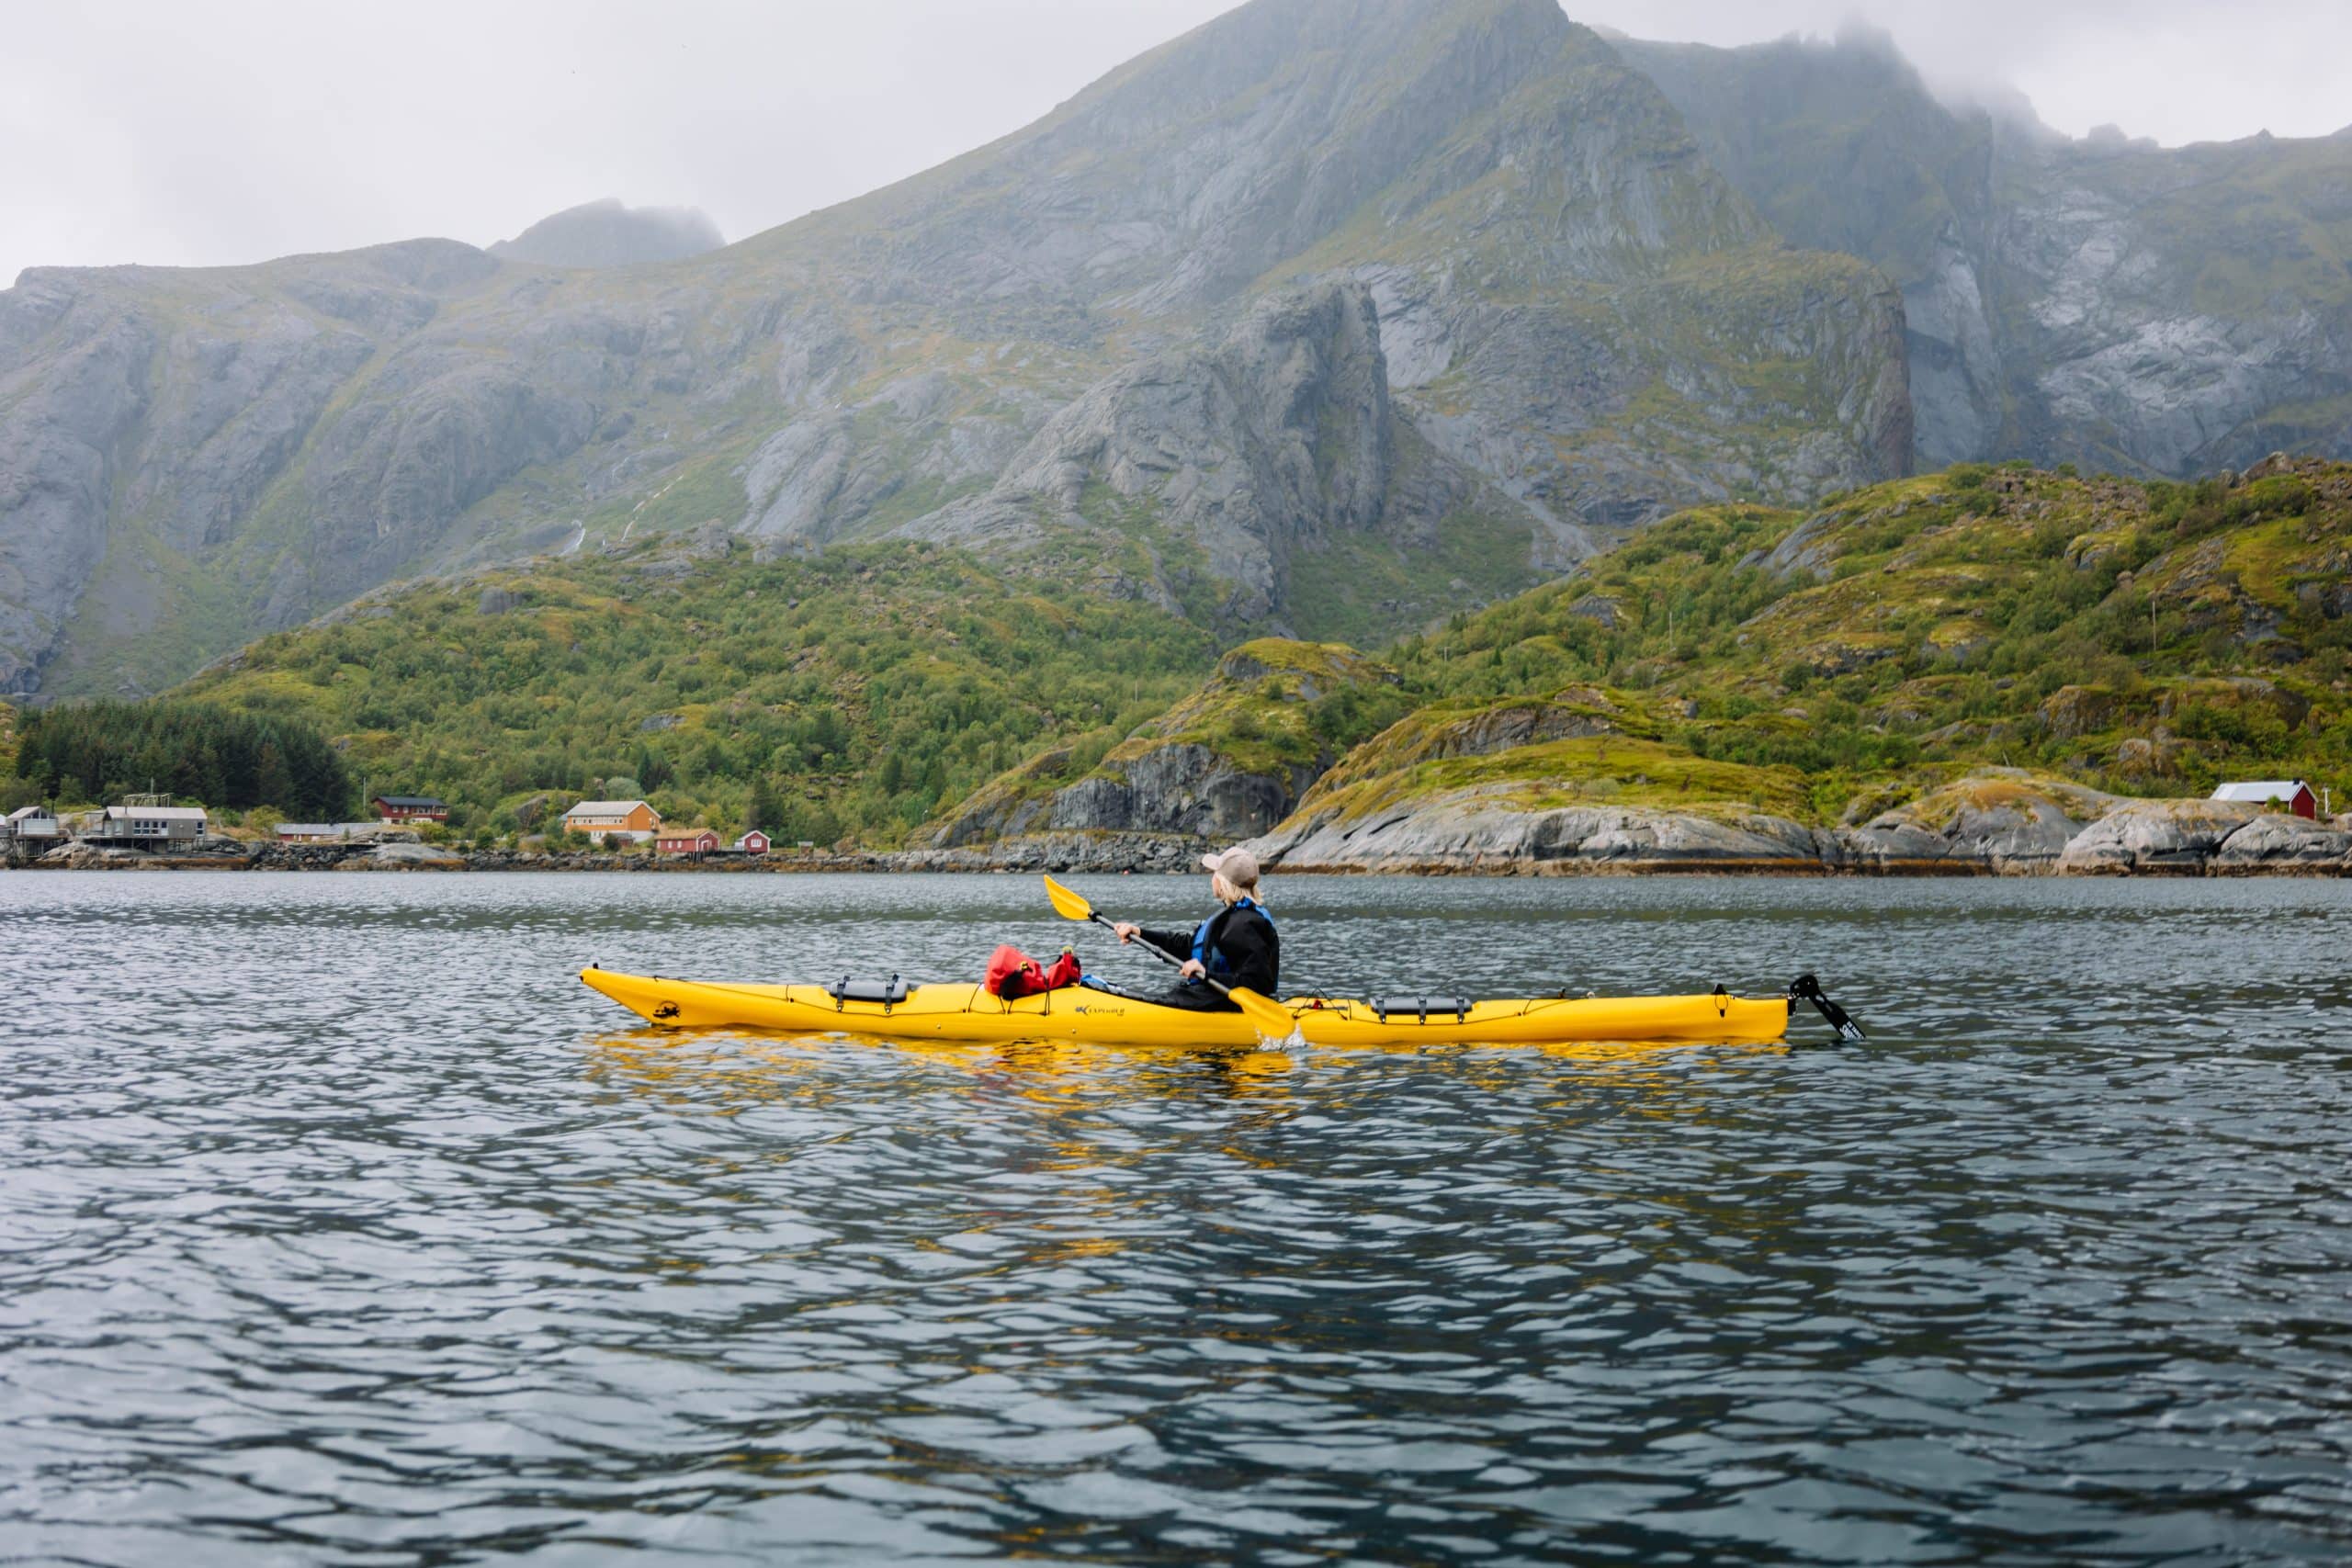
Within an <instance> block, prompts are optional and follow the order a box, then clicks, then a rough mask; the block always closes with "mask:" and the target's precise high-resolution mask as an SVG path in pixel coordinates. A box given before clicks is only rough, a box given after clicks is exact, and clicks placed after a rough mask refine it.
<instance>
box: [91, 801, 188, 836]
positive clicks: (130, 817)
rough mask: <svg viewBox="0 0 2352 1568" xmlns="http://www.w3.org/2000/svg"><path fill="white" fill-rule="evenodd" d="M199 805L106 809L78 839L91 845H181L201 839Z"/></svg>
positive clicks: (113, 807) (114, 807)
mask: <svg viewBox="0 0 2352 1568" xmlns="http://www.w3.org/2000/svg"><path fill="white" fill-rule="evenodd" d="M205 820H206V818H205V815H204V807H200V806H109V807H107V808H106V809H105V810H104V811H102V812H100V813H99V814H98V819H97V821H96V823H95V824H94V825H92V827H91V828H90V829H89V830H88V831H87V832H85V833H84V834H83V835H82V836H83V837H84V838H85V839H87V840H90V841H91V842H92V843H95V844H149V845H164V844H185V843H187V842H190V841H191V840H197V839H200V838H202V837H203V836H204V827H205Z"/></svg>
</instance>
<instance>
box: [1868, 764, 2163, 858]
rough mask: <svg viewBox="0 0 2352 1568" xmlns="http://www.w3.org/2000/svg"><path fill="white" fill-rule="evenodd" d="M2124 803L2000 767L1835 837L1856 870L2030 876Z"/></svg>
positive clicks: (2074, 786)
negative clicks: (2090, 824) (2086, 828)
mask: <svg viewBox="0 0 2352 1568" xmlns="http://www.w3.org/2000/svg"><path fill="white" fill-rule="evenodd" d="M2121 804H2122V801H2121V798H2120V796H2116V795H2107V794H2104V793H2102V792H2100V791H2098V790H2093V789H2086V788H2083V787H2082V786H2080V785H2075V784H2064V783H2060V782H2058V781H2055V780H2051V779H2041V778H2035V777H2033V776H2032V775H2030V774H2027V773H2022V772H2020V771H2018V770H2014V769H2001V770H1996V771H1991V772H1987V773H1979V774H1976V775H1974V776H1972V777H1969V778H1965V779H1962V780H1959V781H1957V782H1955V783H1953V784H1947V785H1945V786H1944V787H1942V788H1940V789H1937V790H1932V791H1929V792H1928V794H1927V795H1922V796H1921V797H1920V798H1919V799H1917V800H1915V801H1912V802H1910V803H1908V804H1906V805H1904V806H1901V807H1895V808H1894V809H1893V810H1890V811H1884V812H1882V813H1880V814H1879V815H1878V816H1876V817H1873V818H1871V819H1870V820H1869V821H1868V822H1865V823H1863V824H1862V825H1861V826H1860V827H1859V828H1851V829H1840V830H1839V831H1838V834H1837V840H1838V846H1839V848H1840V849H1841V850H1842V852H1843V854H1844V858H1845V861H1846V863H1848V864H1849V865H1850V866H1851V867H1852V868H1853V869H1854V870H1857V871H1867V872H1873V873H1877V874H1899V873H1912V874H1919V873H1927V874H1935V873H1962V874H1977V873H1985V872H1990V873H1995V874H2004V875H2019V874H2035V873H2041V872H2048V871H2052V870H2054V869H2056V867H2057V864H2058V862H2059V860H2060V859H2061V858H2062V857H2063V856H2064V854H2065V852H2066V846H2067V845H2068V844H2070V843H2072V842H2073V841H2074V840H2075V838H2076V836H2077V835H2079V834H2080V833H2081V832H2082V830H2083V825H2084V824H2085V823H2086V822H2089V821H2096V820H2098V818H2101V817H2103V816H2105V815H2106V814H2107V813H2108V812H2109V811H2110V810H2112V809H2114V808H2115V807H2118V806H2120V805H2121Z"/></svg>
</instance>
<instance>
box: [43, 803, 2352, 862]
mask: <svg viewBox="0 0 2352 1568" xmlns="http://www.w3.org/2000/svg"><path fill="white" fill-rule="evenodd" d="M2290 822H2291V824H2292V825H2291V826H2290ZM2138 826H2139V827H2140V828H2141V829H2143V830H2141V831H2136V832H2129V833H2120V834H2116V835H2113V836H2112V837H2113V841H2112V843H2111V845H2110V846H2108V847H2107V848H2106V850H2105V852H2097V853H2083V852H2081V851H2080V850H2079V849H2077V850H2076V851H2075V852H2070V853H2064V854H2060V853H2019V852H2016V850H2017V846H2015V845H2014V844H2012V845H2010V846H2008V847H2007V848H2002V847H1999V846H1984V847H1977V848H1974V849H1972V850H1969V851H1964V852H1956V851H1958V849H1959V847H1958V846H1955V845H1952V844H1950V843H1946V844H1943V845H1939V846H1936V847H1935V848H1933V849H1930V848H1929V847H1928V846H1926V845H1915V844H1904V845H1901V846H1900V847H1899V848H1898V847H1897V846H1893V845H1889V846H1885V847H1884V848H1883V849H1882V850H1881V852H1875V853H1872V852H1860V851H1861V850H1862V849H1863V848H1864V846H1862V845H1861V844H1860V843H1859V842H1858V841H1857V840H1854V838H1853V836H1852V835H1850V834H1846V835H1843V836H1840V835H1839V834H1838V833H1836V832H1832V831H1829V830H1818V829H1800V830H1798V831H1797V833H1795V834H1791V835H1785V836H1779V835H1775V836H1770V837H1768V838H1767V839H1766V840H1765V841H1764V842H1758V836H1757V835H1754V834H1752V833H1751V834H1741V835H1738V836H1737V837H1736V838H1729V837H1726V836H1725V835H1724V834H1723V833H1721V832H1720V831H1718V832H1716V833H1715V834H1714V835H1713V836H1708V835H1701V834H1689V835H1679V836H1678V835H1674V834H1666V835H1659V836H1657V837H1654V838H1652V839H1650V840H1649V841H1647V842H1644V843H1627V844H1625V845H1623V850H1622V852H1612V853H1609V854H1605V855H1589V854H1568V855H1552V856H1545V855H1543V854H1528V853H1525V852H1510V851H1508V850H1505V849H1503V848H1502V847H1501V846H1499V845H1489V846H1484V847H1483V848H1484V852H1482V847H1481V846H1476V845H1473V846H1462V847H1457V848H1456V849H1455V850H1454V851H1453V852H1452V853H1446V854H1426V853H1424V854H1414V853H1410V852H1406V853H1383V854H1378V855H1376V856H1375V855H1366V856H1363V857H1361V858H1353V859H1351V858H1346V857H1330V858H1324V857H1316V856H1308V857H1298V856H1292V857H1289V858H1286V859H1284V860H1283V861H1280V862H1277V863H1275V864H1274V865H1273V867H1272V870H1273V871H1275V872H1277V873H1281V874H1291V875H1381V874H1392V875H1414V876H1498V877H1528V876H1536V877H1544V876H1660V875H1679V876H1692V875H1713V876H1807V877H1972V876H2007V877H2035V876H2068V877H2073V876H2164V877H2196V876H2219V877H2243V876H2295V877H2319V878H2328V877H2344V876H2352V829H2346V828H2341V827H2335V826H2330V825H2322V824H2312V823H2302V822H2294V821H2293V820H2292V819H2288V820H2286V821H2281V820H2280V819H2279V818H2277V817H2276V815H2275V814H2273V815H2272V816H2271V817H2269V818H2266V819H2264V821H2263V822H2262V824H2261V828H2262V831H2260V832H2258V833H2256V834H2246V833H2244V832H2237V833H2218V832H2217V833H2213V834H2211V835H2208V836H2204V837H2199V836H2197V835H2194V834H2185V833H2182V832H2180V831H2179V830H2178V829H2179V827H2180V824H2179V822H2178V821H2177V819H2176V820H2171V821H2167V822H2165V824H2164V826H2165V827H2166V828H2168V829H2173V830H2172V831H2169V832H2162V833H2150V832H2147V831H2145V830H2144V829H2145V827H2146V826H2147V825H2146V824H2139V825H2138ZM1258 842H1259V843H1261V844H1262V843H1263V842H1264V840H1258ZM1211 847H1212V846H1211V844H1210V843H1209V841H1208V840H1193V839H1189V838H1184V837H1182V836H1176V835H1158V834H1117V833H1055V834H1047V835H1042V836H1037V837H1031V838H1020V839H1014V840H1004V841H1001V842H999V843H996V844H991V845H980V846H969V847H966V848H961V849H955V850H895V851H857V852H841V851H829V852H821V853H809V852H788V853H785V854H769V855H731V854H730V855H711V856H685V855H675V856H662V855H650V854H612V853H605V852H594V851H589V852H557V853H552V854H550V853H542V852H520V851H515V850H469V849H458V848H454V847H446V846H442V845H435V844H425V843H421V842H416V841H413V840H402V841H393V842H354V843H312V844H278V843H262V844H248V843H244V842H242V841H239V840H228V839H218V838H216V839H209V840H203V847H202V848H201V849H197V850H191V851H189V852H153V851H146V850H134V849H123V848H115V847H100V846H94V845H75V846H73V847H72V848H71V849H70V850H69V851H65V852H58V853H51V854H46V855H43V856H40V857H36V858H30V859H28V858H25V857H23V856H21V855H11V856H8V857H6V858H5V859H0V869H5V870H10V871H26V872H62V871H214V872H228V871H238V872H262V873H267V872H288V873H320V872H343V873H368V872H373V873H386V872H442V873H498V872H607V873H626V874H632V875H647V876H678V875H721V876H750V875H763V874H764V875H786V876H789V875H809V874H894V873H895V874H910V875H913V874H988V873H1007V874H1012V873H1026V874H1034V873H1037V872H1052V873H1056V874H1089V873H1091V874H1142V875H1151V874H1184V873H1188V872H1190V871H1191V870H1192V869H1193V867H1194V866H1195V865H1196V864H1197V857H1198V856H1199V855H1200V854H1201V853H1202V852H1204V850H1206V849H1209V848H1211ZM1888 851H1893V852H1888ZM1905 851H1907V852H1905Z"/></svg>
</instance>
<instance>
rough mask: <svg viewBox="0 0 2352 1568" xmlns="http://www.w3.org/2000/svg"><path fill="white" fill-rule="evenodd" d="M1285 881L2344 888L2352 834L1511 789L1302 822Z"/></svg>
mask: <svg viewBox="0 0 2352 1568" xmlns="http://www.w3.org/2000/svg"><path fill="white" fill-rule="evenodd" d="M1250 847H1251V849H1252V850H1253V851H1254V852H1255V853H1256V854H1257V856H1258V858H1259V862H1260V863H1261V864H1263V865H1269V866H1273V867H1276V868H1278V869H1280V870H1283V871H1288V872H1294V873H1297V872H1391V873H1397V872H1404V873H1412V874H1421V875H1428V874H1445V873H1470V874H1490V875H1492V874H1500V875H1551V876H1557V875H1626V874H1652V873H1661V872H1723V873H1748V874H1759V873H1760V874H1778V875H1831V876H1834V875H1849V876H2345V875H2352V822H2347V821H2346V820H2345V819H2343V818H2336V819H2335V820H2333V821H2328V822H2317V821H2309V820H2306V819H2304V818H2299V817H2290V816H2288V815H2286V814H2284V813H2282V812H2278V811H2267V810H2264V809H2262V808H2260V807H2254V806H2245V805H2239V804H2235V803H2231V802H2225V801H2215V800H2180V799H2166V800H2146V799H2133V798H2130V797H2126V796H2120V795H2105V794H2102V793H2100V792H2098V791H2096V790H2091V789H2086V788H2083V787H2081V786H2078V785H2069V784H2059V783H2055V782H2053V781H2050V780H2046V779H2036V778H2033V777H2031V776H2030V775H2026V774H2022V773H2009V772H2007V771H1999V772H1994V773H1984V774H1979V775H1975V776H1972V777H1970V778H1966V779H1962V780H1961V781H1959V782H1957V783H1955V784H1948V785H1946V786H1944V787H1943V788H1941V789H1938V790H1935V791H1932V792H1930V793H1928V795H1923V796H1921V797H1920V798H1919V799H1917V800H1916V801H1913V802H1910V803H1908V804H1907V805H1905V806H1903V807H1897V808H1894V809H1892V810H1889V811H1884V812H1882V813H1879V814H1878V815H1876V816H1874V817H1871V818H1869V819H1868V820H1866V821H1861V822H1855V823H1847V824H1841V825H1839V826H1837V827H1834V828H1808V827H1806V826H1804V825H1803V824H1802V823H1798V822H1792V821H1790V820H1788V819H1787V818H1781V817H1773V816H1769V815H1765V814H1762V813H1758V812H1743V811H1737V810H1728V811H1718V812H1711V813H1696V812H1668V811H1659V810H1654V809H1645V808H1642V807H1607V806H1573V805H1572V806H1554V807H1543V808H1531V807H1530V806H1529V805H1528V804H1527V802H1526V801H1525V799H1524V796H1523V794H1516V793H1514V792H1513V791H1512V790H1511V788H1510V786H1502V787H1500V788H1494V787H1488V788H1485V789H1476V788H1474V789H1465V790H1462V791H1457V792H1454V793H1453V794H1450V795H1440V796H1436V797H1433V798H1429V799H1424V800H1419V801H1415V802H1413V803H1411V804H1410V805H1409V806H1408V807H1406V808H1404V809H1401V810H1398V811H1395V812H1390V813H1379V814H1374V818H1372V819H1367V820H1357V821H1348V820H1342V819H1337V818H1325V817H1322V816H1319V815H1317V814H1315V813H1312V812H1303V813H1301V814H1300V815H1299V816H1297V817H1295V818H1292V819H1291V820H1290V821H1288V822H1286V823H1284V824H1283V826H1282V827H1281V828H1279V829H1276V830H1275V831H1273V832H1272V833H1269V834H1267V835H1265V836H1263V837H1262V838H1260V839H1257V840H1252V841H1251V846H1250Z"/></svg>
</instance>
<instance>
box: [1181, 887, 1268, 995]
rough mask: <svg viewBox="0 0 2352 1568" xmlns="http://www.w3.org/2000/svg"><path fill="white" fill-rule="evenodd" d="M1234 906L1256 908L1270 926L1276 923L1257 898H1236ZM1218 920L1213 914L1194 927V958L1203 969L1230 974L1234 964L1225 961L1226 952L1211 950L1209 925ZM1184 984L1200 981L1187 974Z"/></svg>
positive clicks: (1193, 983) (1259, 916)
mask: <svg viewBox="0 0 2352 1568" xmlns="http://www.w3.org/2000/svg"><path fill="white" fill-rule="evenodd" d="M1232 907H1233V908H1237V909H1255V910H1257V911H1258V918H1259V919H1261V920H1263V921H1265V922H1266V923H1267V924H1268V925H1270V926H1271V925H1272V924H1273V923H1274V917H1273V916H1272V915H1270V914H1268V913H1266V908H1265V906H1264V905H1262V904H1261V903H1259V902H1258V900H1256V899H1255V898H1236V899H1235V900H1234V901H1233V905H1232ZM1223 912H1224V911H1222V910H1220V911H1218V913H1220V914H1221V913H1223ZM1215 923H1216V915H1211V916H1210V917H1209V918H1208V919H1205V920H1203V921H1202V922H1201V923H1200V924H1199V925H1197V926H1194V927H1193V961H1194V962H1195V963H1197V964H1200V966H1201V967H1202V968H1203V969H1205V970H1207V971H1208V972H1209V973H1210V974H1212V975H1230V974H1232V973H1233V965H1232V964H1227V962H1226V961H1225V954H1224V953H1212V952H1210V951H1209V927H1210V926H1212V925H1214V924H1215ZM1184 984H1185V985H1187V986H1197V985H1199V984H1200V982H1199V981H1198V980H1195V979H1193V978H1192V977H1191V976H1186V977H1185V979H1184Z"/></svg>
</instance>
